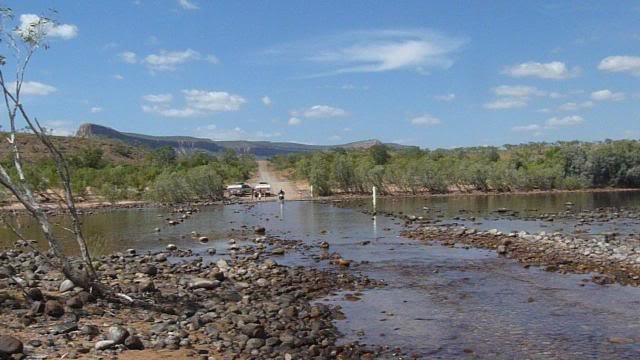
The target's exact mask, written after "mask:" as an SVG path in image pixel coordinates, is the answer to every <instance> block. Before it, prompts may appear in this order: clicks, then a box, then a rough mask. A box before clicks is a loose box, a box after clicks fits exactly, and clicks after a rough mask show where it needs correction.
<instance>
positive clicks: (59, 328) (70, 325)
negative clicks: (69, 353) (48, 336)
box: [51, 321, 78, 335]
mask: <svg viewBox="0 0 640 360" xmlns="http://www.w3.org/2000/svg"><path fill="white" fill-rule="evenodd" d="M76 330H78V323H77V322H75V321H72V322H66V323H63V324H58V325H55V326H53V328H51V332H52V333H53V334H54V335H58V334H68V333H70V332H72V331H76Z"/></svg>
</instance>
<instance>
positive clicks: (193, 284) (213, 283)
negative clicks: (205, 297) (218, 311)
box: [189, 278, 220, 290]
mask: <svg viewBox="0 0 640 360" xmlns="http://www.w3.org/2000/svg"><path fill="white" fill-rule="evenodd" d="M218 286H220V282H219V281H218V280H209V279H203V278H193V279H191V281H190V282H189V289H208V290H213V289H215V288H217V287H218Z"/></svg>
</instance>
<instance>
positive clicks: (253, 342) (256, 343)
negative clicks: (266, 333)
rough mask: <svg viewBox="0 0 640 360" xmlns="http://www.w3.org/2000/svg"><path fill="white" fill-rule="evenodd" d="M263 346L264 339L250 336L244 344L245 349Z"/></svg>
mask: <svg viewBox="0 0 640 360" xmlns="http://www.w3.org/2000/svg"><path fill="white" fill-rule="evenodd" d="M263 346H264V340H263V339H259V338H251V339H249V340H247V344H246V345H245V348H246V349H247V350H254V349H259V348H261V347H263Z"/></svg>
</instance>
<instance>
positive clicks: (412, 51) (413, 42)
mask: <svg viewBox="0 0 640 360" xmlns="http://www.w3.org/2000/svg"><path fill="white" fill-rule="evenodd" d="M464 43H465V40H463V39H459V38H452V37H448V36H445V35H442V34H438V33H436V32H433V31H428V30H425V29H409V30H393V29H391V30H374V31H353V32H347V33H343V34H340V35H337V36H332V37H324V38H316V39H308V40H307V41H305V42H304V43H297V44H288V45H285V46H281V47H276V48H273V49H271V50H270V51H269V53H270V54H277V55H281V56H284V57H286V58H293V59H305V60H307V61H311V62H313V63H315V64H318V65H320V66H322V67H324V69H325V72H323V73H319V74H316V75H314V76H328V75H337V74H344V73H366V72H383V71H392V70H406V69H409V70H411V69H412V70H416V71H421V72H425V71H426V69H428V68H445V69H446V68H449V67H450V66H451V65H452V64H453V62H454V56H453V54H454V53H455V52H457V51H458V50H460V48H461V47H462V45H463V44H464Z"/></svg>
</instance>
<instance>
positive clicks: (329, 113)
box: [291, 105, 348, 118]
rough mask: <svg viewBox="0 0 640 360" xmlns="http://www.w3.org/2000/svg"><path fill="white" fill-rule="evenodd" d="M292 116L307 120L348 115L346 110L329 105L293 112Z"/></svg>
mask: <svg viewBox="0 0 640 360" xmlns="http://www.w3.org/2000/svg"><path fill="white" fill-rule="evenodd" d="M291 115H293V116H294V117H296V116H300V117H305V118H332V117H341V116H347V115H348V113H347V112H346V111H345V110H344V109H340V108H336V107H332V106H329V105H314V106H312V107H310V108H307V109H303V110H295V111H292V112H291Z"/></svg>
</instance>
